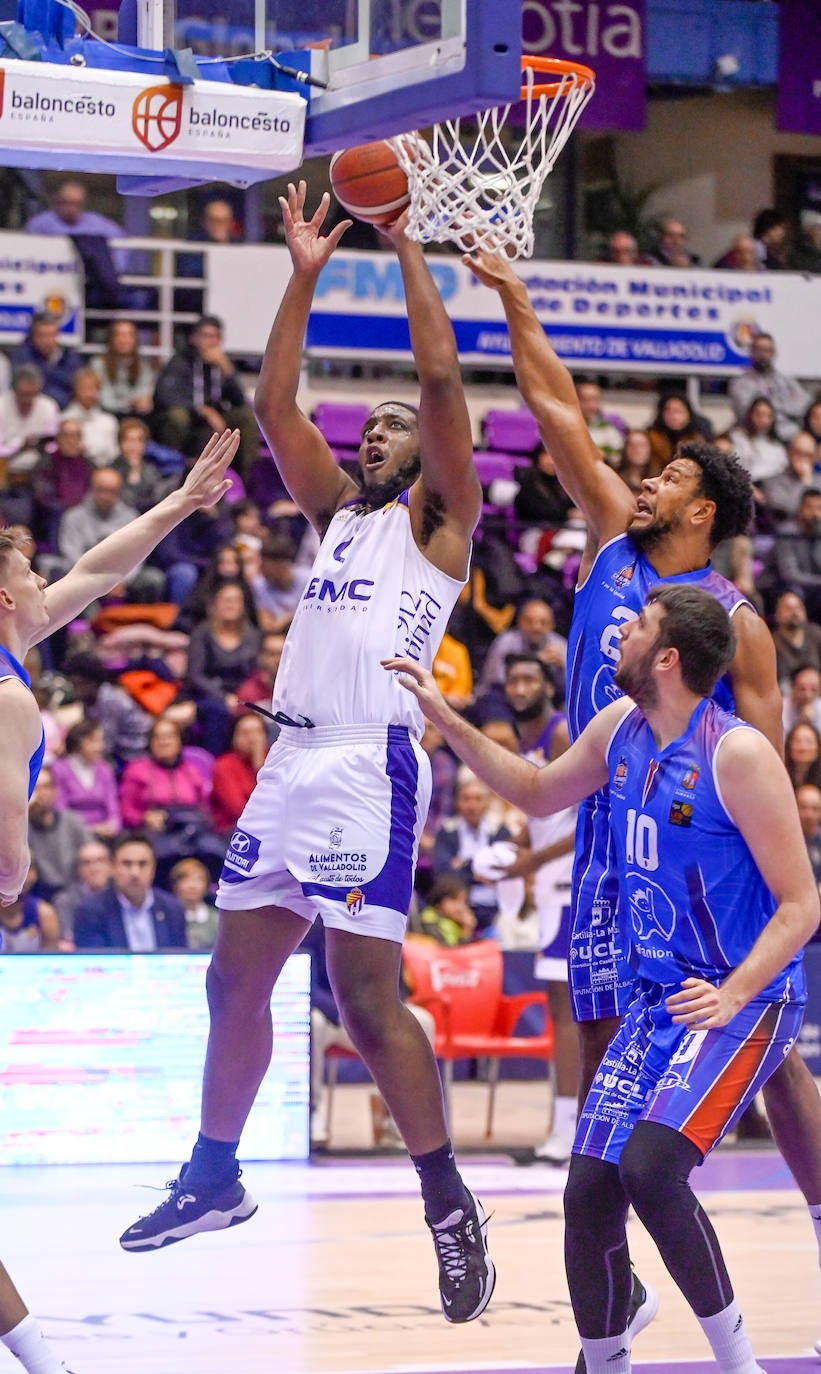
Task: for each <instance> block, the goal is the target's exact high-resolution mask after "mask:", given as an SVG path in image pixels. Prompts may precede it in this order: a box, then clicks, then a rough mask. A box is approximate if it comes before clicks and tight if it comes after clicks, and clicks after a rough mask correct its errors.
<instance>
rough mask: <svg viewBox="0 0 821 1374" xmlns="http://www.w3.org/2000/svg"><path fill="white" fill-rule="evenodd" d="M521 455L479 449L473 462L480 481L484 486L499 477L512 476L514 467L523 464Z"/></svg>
mask: <svg viewBox="0 0 821 1374" xmlns="http://www.w3.org/2000/svg"><path fill="white" fill-rule="evenodd" d="M521 461H522V460H521V455H519V454H515V453H493V452H490V451H489V450H488V449H478V450H477V451H476V452H475V453H474V455H473V462H474V466H475V468H476V472H477V474H478V477H479V481H480V482H481V483H482V486H483V487H487V486H489V485H490V483H491V482H495V481H496V479H497V477H504V478H508V479H510V478H512V477H513V473H514V469H515V468H517V467H520V466H521Z"/></svg>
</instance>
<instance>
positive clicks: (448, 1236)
mask: <svg viewBox="0 0 821 1374" xmlns="http://www.w3.org/2000/svg"><path fill="white" fill-rule="evenodd" d="M468 1197H469V1198H470V1202H469V1204H468V1206H467V1207H466V1208H464V1209H462V1208H460V1209H459V1210H458V1211H456V1212H451V1214H450V1216H447V1217H445V1219H444V1220H443V1221H438V1222H437V1223H436V1225H432V1224H431V1222H428V1226H429V1227H430V1231H431V1235H432V1236H433V1244H434V1246H435V1247H436V1258H437V1259H438V1261H439V1296H440V1297H441V1299H442V1311H443V1312H444V1314H445V1317H446V1318H447V1320H448V1321H449V1322H470V1321H473V1318H474V1317H478V1316H479V1314H480V1312H484V1310H485V1308H486V1307H487V1305H488V1303H489V1302H490V1299H491V1295H492V1293H493V1288H494V1285H495V1283H496V1270H495V1268H494V1267H493V1260H492V1259H491V1258H490V1255H489V1254H488V1252H487V1240H486V1235H485V1233H486V1231H487V1217H486V1216H485V1213H484V1208H483V1207H482V1204H481V1202H480V1201H479V1199H478V1198H475V1197H474V1196H473V1194H472V1193H468Z"/></svg>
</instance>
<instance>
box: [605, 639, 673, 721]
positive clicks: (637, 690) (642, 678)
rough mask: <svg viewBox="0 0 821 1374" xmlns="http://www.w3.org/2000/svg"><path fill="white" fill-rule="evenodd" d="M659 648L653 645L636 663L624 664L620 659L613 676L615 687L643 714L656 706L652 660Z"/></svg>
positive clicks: (658, 645)
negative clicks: (629, 698)
mask: <svg viewBox="0 0 821 1374" xmlns="http://www.w3.org/2000/svg"><path fill="white" fill-rule="evenodd" d="M660 647H661V646H660V644H659V643H658V642H657V643H655V644H654V645H653V646H652V647H651V648H650V649H648V650H647V653H646V654H643V655H642V657H641V658H640V659H639V660H638V662H637V663H625V661H624V659H623V658H622V659H620V660H619V663H618V666H617V668H616V671H615V673H614V674H613V681H614V682H615V684H616V686H617V687H620V688H621V690H622V691H623V692H624V694H625V696H628V697H631V698H632V699H633V701H634V702H635V703H636V705H637V706H639V707H641V710H642V711H644V712H646V711H647V710H652V709H653V707H654V706H657V705H658V699H659V689H658V684H657V683H656V680H655V678H654V677H653V660H654V659H655V657H656V654H657V653H658V651H659V648H660Z"/></svg>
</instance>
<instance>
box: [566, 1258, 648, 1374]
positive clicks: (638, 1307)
mask: <svg viewBox="0 0 821 1374" xmlns="http://www.w3.org/2000/svg"><path fill="white" fill-rule="evenodd" d="M631 1268H632V1265H631ZM658 1310H659V1295H658V1293H657V1292H656V1290H655V1288H651V1287H650V1285H649V1284H645V1283H642V1281H641V1279H640V1278H639V1276H638V1274H637V1273H636V1271H635V1269H633V1288H632V1291H631V1293H630V1311H629V1313H628V1315H627V1330H628V1331H629V1333H630V1341H631V1344H632V1341H633V1339H634V1338H635V1337H636V1336H637V1335H638V1334H639V1332H640V1331H643V1330H644V1328H645V1326H649V1325H650V1323H651V1321H652V1320H653V1318H654V1317H655V1315H656V1313H657V1312H658ZM575 1374H587V1365H586V1364H585V1359H584V1351H583V1350H580V1351H579V1358H578V1359H577V1361H576V1369H575Z"/></svg>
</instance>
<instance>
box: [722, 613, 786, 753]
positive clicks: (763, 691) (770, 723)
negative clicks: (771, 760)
mask: <svg viewBox="0 0 821 1374" xmlns="http://www.w3.org/2000/svg"><path fill="white" fill-rule="evenodd" d="M733 628H734V629H735V632H736V651H735V657H734V658H733V661H732V663H731V664H730V680H731V682H732V685H733V699H734V701H735V709H736V715H739V716H740V717H741V719H742V720H746V721H749V723H750V725H754V726H755V728H756V729H757V730H760V731H761V733H762V735H764V736H766V738H767V739H768V740H769V741H770V744H771V745H772V746H773V748H774V749H775V750H776V751H777V752H778V753H779V754H780V755H781V756H782V757H783V754H784V727H783V724H782V718H781V712H782V707H783V702H782V700H781V692H780V690H779V687H778V678H777V676H776V667H775V645H774V644H773V638H772V635H771V634H770V631H769V630H768V629H767V626H766V624H765V622H764V621H763V620H762V619H761V617H760V616H758V615H756V613H755V611H753V610H752V608H751V607H750V608H748V607H745V606H740V607H739V608H738V610H737V611H736V613H735V615H734V616H733Z"/></svg>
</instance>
